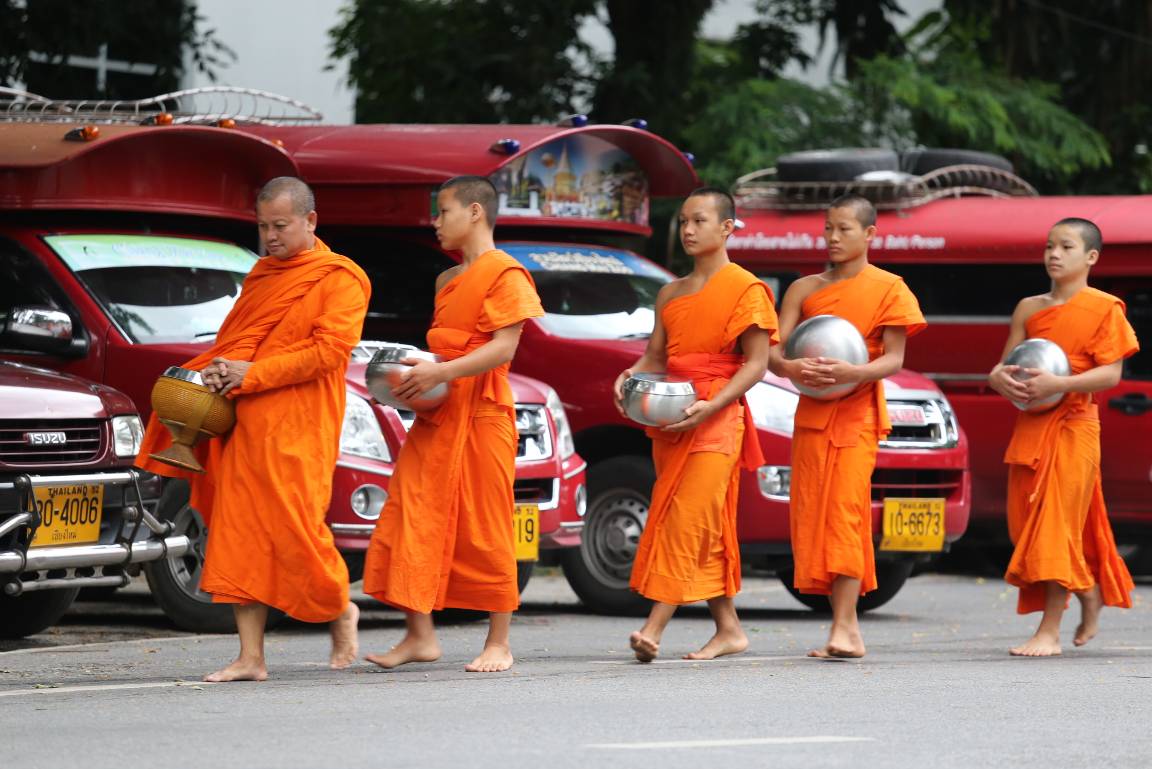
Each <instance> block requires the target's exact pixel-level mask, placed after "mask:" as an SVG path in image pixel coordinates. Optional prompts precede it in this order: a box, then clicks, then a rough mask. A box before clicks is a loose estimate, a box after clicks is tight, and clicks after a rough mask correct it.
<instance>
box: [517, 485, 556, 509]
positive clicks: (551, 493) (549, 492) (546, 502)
mask: <svg viewBox="0 0 1152 769" xmlns="http://www.w3.org/2000/svg"><path fill="white" fill-rule="evenodd" d="M512 493H513V495H514V496H515V498H516V504H518V505H524V504H532V505H538V506H539V507H540V509H541V510H552V509H555V507H556V506H557V505H558V504H559V502H560V500H559V494H560V490H559V479H557V478H517V479H516V480H515V481H514V482H513V483H512Z"/></svg>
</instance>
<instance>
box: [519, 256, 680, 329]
mask: <svg viewBox="0 0 1152 769" xmlns="http://www.w3.org/2000/svg"><path fill="white" fill-rule="evenodd" d="M501 248H503V249H504V250H505V251H507V252H508V253H509V254H511V255H512V256H513V257H514V258H515V259H516V260H517V261H519V262H520V263H521V264H523V265H524V266H525V267H527V268H528V270H529V272H531V273H532V279H533V280H535V281H536V292H537V293H538V294H539V295H540V301H541V302H542V303H543V305H544V313H545V315H544V317H543V318H541V319H540V320H539V322H540V325H541V326H543V327H544V330H545V331H547V332H548V333H550V334H554V335H555V336H562V337H565V338H568V339H635V338H643V337H647V336H650V335H651V334H652V325H653V324H654V323H655V320H656V312H655V307H656V294H657V293H659V291H660V289H661V287H663V286H664V284H665V283H668V282H669V281H671V280H672V274H671V273H669V272H666V271H665V270H663V269H661V268H660V267H657V266H656V265H655V264H653V263H651V262H649V261H648V260H646V259H643V258H641V257H639V256H636V255H635V254H632V253H629V252H627V251H620V250H617V249H613V248H591V247H587V248H581V247H578V246H538V245H533V246H522V245H502V246H501Z"/></svg>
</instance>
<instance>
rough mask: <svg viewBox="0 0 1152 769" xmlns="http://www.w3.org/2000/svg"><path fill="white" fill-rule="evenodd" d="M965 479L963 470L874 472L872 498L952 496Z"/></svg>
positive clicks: (891, 469) (893, 470)
mask: <svg viewBox="0 0 1152 769" xmlns="http://www.w3.org/2000/svg"><path fill="white" fill-rule="evenodd" d="M963 480H964V472H963V471H962V470H898V469H894V468H883V467H881V468H877V469H876V470H875V471H874V472H873V473H872V499H873V500H875V501H880V500H883V499H884V498H885V497H951V496H952V495H953V494H954V493H956V490H957V489H959V488H960V484H961V483H962V482H963Z"/></svg>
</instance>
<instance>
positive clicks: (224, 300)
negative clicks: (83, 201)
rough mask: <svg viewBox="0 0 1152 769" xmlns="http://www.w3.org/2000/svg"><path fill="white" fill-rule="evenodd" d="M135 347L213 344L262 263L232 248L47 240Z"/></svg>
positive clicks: (119, 238) (135, 238) (123, 238)
mask: <svg viewBox="0 0 1152 769" xmlns="http://www.w3.org/2000/svg"><path fill="white" fill-rule="evenodd" d="M44 241H45V242H46V243H47V244H48V245H49V247H51V248H52V249H53V250H54V251H55V252H56V253H57V254H58V255H59V256H60V258H61V259H63V260H64V263H65V264H67V265H68V267H69V268H70V269H71V270H72V271H73V273H74V274H75V275H76V277H77V279H79V280H80V282H81V283H83V284H84V287H85V288H86V289H87V290H88V292H89V293H90V294H91V295H92V297H93V298H94V299H95V300H96V301H97V302H99V303H100V305H101V306H102V307H103V308H104V310H105V312H107V313H108V316H109V317H110V318H111V319H112V321H113V322H114V323H115V324H116V325H117V326H118V327H119V328H120V330H121V331H122V332H123V333H124V335H125V336H126V337H127V338H128V339H129V340H130V341H131V342H133V343H135V344H164V343H172V342H178V343H184V342H204V341H212V340H213V339H214V338H215V336H216V332H217V331H219V330H220V325H221V324H222V323H223V322H224V318H226V317H227V316H228V313H229V312H230V311H231V310H232V306H233V305H234V304H235V303H236V300H237V299H238V298H239V297H240V287H241V284H242V283H243V282H244V278H245V277H246V276H247V274H248V272H249V271H250V270H251V269H252V266H253V265H254V264H256V256H255V255H254V254H253V253H252V252H250V251H248V250H246V249H244V248H241V247H240V246H237V245H234V244H232V243H221V242H217V241H209V240H198V239H195V238H174V237H161V236H152V235H106V234H101V235H51V236H48V237H46V238H44Z"/></svg>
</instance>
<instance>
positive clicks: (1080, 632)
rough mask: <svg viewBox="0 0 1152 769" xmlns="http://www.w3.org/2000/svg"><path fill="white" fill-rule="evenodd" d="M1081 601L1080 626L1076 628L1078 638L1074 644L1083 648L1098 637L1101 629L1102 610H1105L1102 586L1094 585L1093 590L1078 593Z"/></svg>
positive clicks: (1073, 640)
mask: <svg viewBox="0 0 1152 769" xmlns="http://www.w3.org/2000/svg"><path fill="white" fill-rule="evenodd" d="M1076 597H1077V598H1079V599H1080V624H1079V625H1077V626H1076V636H1075V637H1074V638H1073V639H1072V643H1073V644H1075V645H1076V646H1083V645H1084V644H1086V643H1088V642H1089V641H1091V640H1092V639H1093V638H1095V637H1096V631H1098V630H1099V629H1100V610H1101V609H1103V608H1104V599H1103V597H1101V595H1100V586H1099V585H1094V586H1093V587H1092V589H1091V590H1085V591H1084V592H1082V593H1077V594H1076Z"/></svg>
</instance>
